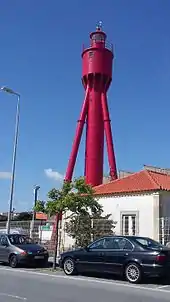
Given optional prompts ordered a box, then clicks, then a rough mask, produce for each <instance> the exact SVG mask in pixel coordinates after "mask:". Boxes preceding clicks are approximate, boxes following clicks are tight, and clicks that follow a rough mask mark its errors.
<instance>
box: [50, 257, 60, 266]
mask: <svg viewBox="0 0 170 302" xmlns="http://www.w3.org/2000/svg"><path fill="white" fill-rule="evenodd" d="M53 261H54V257H49V258H48V262H49V263H53ZM58 261H59V257H57V259H56V264H57V265H58Z"/></svg>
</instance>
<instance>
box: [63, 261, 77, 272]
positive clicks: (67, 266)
mask: <svg viewBox="0 0 170 302" xmlns="http://www.w3.org/2000/svg"><path fill="white" fill-rule="evenodd" d="M63 270H64V273H65V274H66V275H69V276H71V275H76V273H77V271H76V267H75V262H74V260H73V259H72V258H66V259H64V262H63Z"/></svg>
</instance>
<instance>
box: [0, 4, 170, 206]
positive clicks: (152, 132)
mask: <svg viewBox="0 0 170 302" xmlns="http://www.w3.org/2000/svg"><path fill="white" fill-rule="evenodd" d="M106 4H107V5H106ZM104 5H105V6H104ZM169 11H170V1H169V0H164V1H162V0H149V1H148V0H138V1H136V0H128V1H127V0H107V1H102V0H93V1H89V0H86V1H80V0H73V1H57V0H49V1H45V0H41V1H40V0H36V1H35V0H29V1H23V0H1V9H0V28H1V35H0V36H1V39H0V56H1V64H0V85H8V86H9V87H11V88H13V89H15V90H17V91H19V92H20V94H21V102H22V104H21V122H20V137H19V146H18V157H17V170H16V187H15V198H14V206H15V207H16V208H17V209H18V210H24V209H25V208H27V209H30V208H31V207H32V203H33V186H34V184H40V186H41V190H40V198H42V199H43V198H45V196H46V193H47V192H48V190H49V189H50V188H52V187H54V186H59V185H60V182H58V181H55V180H54V179H53V178H50V177H47V176H50V175H51V174H50V170H48V172H49V173H47V174H48V175H46V174H45V172H44V170H45V169H53V170H54V171H56V172H59V173H60V174H64V173H65V170H66V166H67V161H68V157H69V154H70V151H71V145H72V140H73V136H74V133H75V125H76V121H77V119H78V116H79V112H80V108H81V103H82V100H83V95H84V91H83V88H82V85H81V49H82V43H83V42H85V43H88V39H89V33H90V31H93V30H94V29H95V26H96V23H97V21H98V20H102V21H103V27H104V30H105V31H106V32H107V35H108V39H109V40H110V41H111V42H113V44H114V48H115V62H114V71H113V82H112V86H111V88H110V90H109V108H110V114H111V119H112V129H113V139H114V144H115V152H116V160H117V165H118V168H119V169H127V170H132V171H133V170H136V171H137V170H139V169H141V167H142V165H143V164H151V165H157V166H164V167H170V155H169V154H170V151H169V150H170V139H169V129H170V123H169V115H170V102H169V100H170V84H169V81H170V35H169V30H170V19H169ZM15 108H16V99H15V98H14V97H12V96H10V95H5V94H4V93H1V94H0V150H1V152H0V172H9V171H10V170H11V160H12V143H13V134H14V120H15ZM83 142H84V139H83V140H82V145H81V148H80V152H79V156H78V160H77V165H76V170H75V175H76V176H79V175H82V174H83V171H84V145H83ZM107 171H108V165H107V156H105V172H107ZM0 176H1V179H0V211H4V210H6V209H7V206H8V204H7V202H8V197H9V179H3V178H2V176H3V174H2V173H0ZM52 176H54V177H55V176H57V175H56V174H52Z"/></svg>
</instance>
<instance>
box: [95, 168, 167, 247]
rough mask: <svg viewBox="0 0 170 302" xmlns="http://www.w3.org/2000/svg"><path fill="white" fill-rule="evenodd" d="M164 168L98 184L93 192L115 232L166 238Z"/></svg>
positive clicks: (162, 239) (151, 169)
mask: <svg viewBox="0 0 170 302" xmlns="http://www.w3.org/2000/svg"><path fill="white" fill-rule="evenodd" d="M169 172H170V171H169V170H167V169H164V170H163V169H158V168H157V169H153V167H146V166H145V168H144V170H142V171H140V172H137V173H133V174H130V175H128V176H126V177H123V178H120V179H117V180H115V181H111V182H109V183H105V184H102V185H100V186H98V187H96V188H95V192H96V193H95V195H96V196H97V197H98V198H99V200H98V201H99V202H100V203H101V204H102V206H103V210H104V213H107V214H111V218H112V219H113V220H114V221H116V222H117V223H116V227H115V233H116V234H118V235H140V236H148V237H151V238H153V239H155V240H159V241H162V242H163V243H164V242H165V243H166V242H167V241H169V240H170V235H169V233H170V174H169Z"/></svg>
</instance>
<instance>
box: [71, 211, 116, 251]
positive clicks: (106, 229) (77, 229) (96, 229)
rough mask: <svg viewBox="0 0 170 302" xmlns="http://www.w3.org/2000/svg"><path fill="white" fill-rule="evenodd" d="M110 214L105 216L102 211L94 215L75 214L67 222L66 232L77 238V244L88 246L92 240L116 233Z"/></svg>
mask: <svg viewBox="0 0 170 302" xmlns="http://www.w3.org/2000/svg"><path fill="white" fill-rule="evenodd" d="M110 216H111V214H109V215H106V216H103V215H102V212H99V213H97V214H95V215H93V216H90V215H89V214H88V215H82V214H80V215H74V217H72V218H71V219H70V221H68V222H66V232H67V234H68V235H69V236H71V237H72V238H73V239H75V245H76V246H79V247H83V246H87V245H88V244H89V243H90V242H91V241H92V240H96V239H98V238H100V237H102V236H105V235H112V234H114V231H113V230H114V228H115V223H114V221H113V220H112V219H110Z"/></svg>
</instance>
